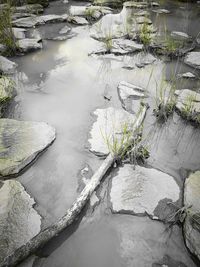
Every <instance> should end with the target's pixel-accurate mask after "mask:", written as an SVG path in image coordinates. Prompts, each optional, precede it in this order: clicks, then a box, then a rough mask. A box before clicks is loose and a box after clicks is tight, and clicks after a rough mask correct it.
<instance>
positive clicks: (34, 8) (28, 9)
mask: <svg viewBox="0 0 200 267" xmlns="http://www.w3.org/2000/svg"><path fill="white" fill-rule="evenodd" d="M13 11H14V12H16V13H31V14H39V13H42V12H43V11H44V9H43V6H42V5H40V4H28V5H23V6H17V7H14V8H13Z"/></svg>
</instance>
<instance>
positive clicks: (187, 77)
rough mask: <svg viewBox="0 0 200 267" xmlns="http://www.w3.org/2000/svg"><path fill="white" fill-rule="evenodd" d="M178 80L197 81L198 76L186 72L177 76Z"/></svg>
mask: <svg viewBox="0 0 200 267" xmlns="http://www.w3.org/2000/svg"><path fill="white" fill-rule="evenodd" d="M177 77H178V78H185V79H195V78H196V76H195V75H194V74H193V73H191V72H185V73H182V74H178V75H177Z"/></svg>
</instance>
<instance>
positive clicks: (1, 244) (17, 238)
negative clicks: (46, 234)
mask: <svg viewBox="0 0 200 267" xmlns="http://www.w3.org/2000/svg"><path fill="white" fill-rule="evenodd" d="M34 204H35V201H34V199H33V198H31V197H30V196H29V195H28V194H27V193H26V191H25V190H24V187H23V186H22V185H21V184H20V183H19V182H17V181H14V180H8V181H5V182H0V215H1V216H0V236H1V239H0V251H1V253H0V264H1V263H2V262H3V260H4V259H5V258H6V257H7V256H9V255H10V254H11V253H13V252H14V251H15V250H16V249H17V248H19V247H21V246H22V245H24V244H26V243H27V242H28V241H29V240H30V239H32V238H33V237H34V236H35V235H37V234H38V233H39V232H40V224H41V217H40V215H39V214H38V213H37V212H36V210H35V209H34V208H33V205H34Z"/></svg>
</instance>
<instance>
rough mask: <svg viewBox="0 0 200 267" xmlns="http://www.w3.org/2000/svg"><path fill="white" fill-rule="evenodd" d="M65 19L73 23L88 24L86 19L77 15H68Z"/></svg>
mask: <svg viewBox="0 0 200 267" xmlns="http://www.w3.org/2000/svg"><path fill="white" fill-rule="evenodd" d="M67 21H68V22H69V23H72V24H75V25H88V21H87V20H86V19H85V18H83V17H79V16H69V17H68V20H67Z"/></svg>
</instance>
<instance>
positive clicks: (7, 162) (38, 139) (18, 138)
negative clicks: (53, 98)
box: [0, 119, 55, 176]
mask: <svg viewBox="0 0 200 267" xmlns="http://www.w3.org/2000/svg"><path fill="white" fill-rule="evenodd" d="M54 139H55V129H54V128H53V127H51V126H49V125H48V124H46V123H43V122H28V121H16V120H11V119H0V175H1V176H9V175H12V174H17V173H19V171H20V170H22V169H23V168H24V167H25V166H27V165H28V164H29V163H30V162H32V161H33V160H34V159H35V158H36V157H37V155H38V154H39V153H40V152H42V151H43V150H44V149H45V148H47V147H48V146H49V145H50V144H51V143H52V142H53V141H54Z"/></svg>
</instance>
